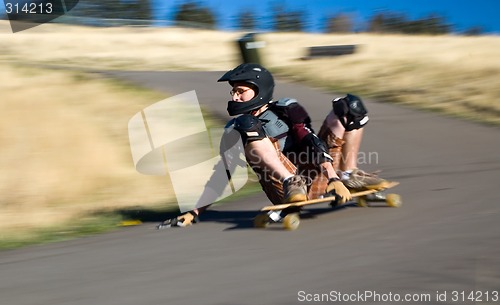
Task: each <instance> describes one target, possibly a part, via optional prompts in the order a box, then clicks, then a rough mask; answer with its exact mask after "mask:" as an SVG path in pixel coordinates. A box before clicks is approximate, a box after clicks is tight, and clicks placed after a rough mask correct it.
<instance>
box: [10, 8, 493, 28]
mask: <svg viewBox="0 0 500 305" xmlns="http://www.w3.org/2000/svg"><path fill="white" fill-rule="evenodd" d="M3 1H4V2H7V1H8V0H0V12H3V11H5V7H4V6H3V5H2V4H1V2H3ZM151 1H152V2H153V3H154V15H155V18H156V19H171V18H172V16H173V14H174V12H175V9H176V7H178V6H179V5H180V4H182V3H184V2H186V1H187V0H151ZM194 1H196V2H197V3H200V4H202V5H204V6H208V7H209V8H210V9H211V10H212V11H213V12H214V13H215V14H216V15H217V19H218V20H219V24H218V25H219V26H220V28H222V29H233V28H234V26H235V20H236V19H237V16H238V13H239V12H242V11H243V10H244V9H250V10H253V11H254V12H255V14H256V15H257V16H258V17H260V18H261V20H262V23H263V24H261V26H260V27H259V29H260V30H266V29H269V24H270V16H271V13H270V11H271V10H270V8H271V6H272V5H273V4H282V5H283V6H284V7H285V8H286V9H287V10H301V11H304V12H305V13H306V18H307V25H308V26H307V30H308V31H321V30H322V29H323V26H324V23H325V19H326V18H327V17H328V16H331V15H334V14H336V13H338V12H345V13H350V14H351V15H352V16H354V17H355V20H356V21H357V22H358V23H359V24H360V25H362V24H363V23H364V22H366V21H367V20H368V19H369V18H370V16H372V15H373V14H374V13H375V12H377V11H380V10H389V11H394V12H401V13H404V14H406V16H407V17H408V18H410V19H415V18H421V17H425V16H427V15H428V14H430V13H438V14H440V15H441V16H444V17H445V18H446V20H447V21H448V22H450V23H451V24H452V25H453V26H454V29H455V30H457V31H459V32H460V31H463V30H466V29H468V28H470V27H473V26H481V27H482V28H483V29H484V30H485V31H486V32H489V33H496V34H500V0H419V1H407V0H281V1H278V0H194ZM117 18H119V16H117Z"/></svg>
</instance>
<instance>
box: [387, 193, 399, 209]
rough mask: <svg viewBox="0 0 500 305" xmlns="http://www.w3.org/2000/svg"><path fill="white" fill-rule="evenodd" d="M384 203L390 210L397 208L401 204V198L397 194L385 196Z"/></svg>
mask: <svg viewBox="0 0 500 305" xmlns="http://www.w3.org/2000/svg"><path fill="white" fill-rule="evenodd" d="M385 202H386V203H387V205H388V206H390V207H392V208H399V207H400V206H401V205H402V204H403V201H402V200H401V196H399V195H398V194H387V196H386V198H385Z"/></svg>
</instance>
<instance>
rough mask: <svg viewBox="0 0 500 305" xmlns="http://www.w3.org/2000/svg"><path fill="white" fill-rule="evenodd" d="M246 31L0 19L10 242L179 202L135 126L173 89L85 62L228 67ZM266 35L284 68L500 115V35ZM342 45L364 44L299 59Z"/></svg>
mask: <svg viewBox="0 0 500 305" xmlns="http://www.w3.org/2000/svg"><path fill="white" fill-rule="evenodd" d="M241 35H242V33H237V32H214V31H204V30H189V29H175V28H169V29H152V28H84V27H68V26H63V25H43V26H39V27H36V28H34V29H31V30H28V31H25V32H20V33H17V34H12V33H11V32H10V29H9V28H8V24H7V23H5V22H0V50H1V52H0V71H1V72H0V92H1V93H0V147H1V150H0V232H1V233H0V244H1V243H2V242H4V244H5V242H6V241H12V240H15V239H17V240H20V239H27V238H32V237H33V232H35V231H36V232H38V231H37V230H39V229H44V230H45V229H47V228H58V227H59V226H60V225H62V224H67V223H72V222H74V221H75V220H86V221H93V220H94V218H95V215H94V214H93V212H95V211H96V210H114V209H119V208H124V207H132V206H142V207H144V206H152V207H154V206H164V205H165V203H166V202H169V201H172V194H171V189H170V188H169V186H168V185H169V184H168V181H167V179H166V178H165V177H152V176H144V175H140V174H138V173H137V172H136V171H135V170H134V168H133V164H132V160H131V157H130V149H129V146H128V145H129V144H128V138H127V128H126V126H127V122H128V120H129V119H130V117H131V116H132V115H134V114H135V113H137V112H138V111H140V110H141V109H143V108H144V107H146V106H149V105H151V104H153V103H155V102H157V101H159V100H161V99H163V98H165V96H164V94H160V93H157V92H149V91H146V90H143V89H141V88H137V87H134V86H131V85H130V84H122V83H118V82H116V81H110V80H105V79H102V78H99V77H97V76H95V75H93V74H91V73H86V72H85V71H88V70H94V69H95V70H107V69H124V70H151V71H161V70H219V71H221V70H227V69H230V68H232V67H234V66H235V65H236V64H237V62H238V61H239V53H238V50H237V49H236V44H235V42H234V41H235V40H236V39H237V38H239V37H240V36H241ZM260 38H261V39H262V40H264V41H265V42H266V47H265V49H263V50H262V55H263V59H264V61H265V62H264V64H265V65H266V66H268V67H269V68H270V69H271V70H273V71H275V72H277V73H279V74H280V75H281V76H286V77H288V78H290V79H296V80H300V81H306V82H308V83H310V84H311V85H314V86H317V87H323V88H327V89H331V90H334V91H337V92H353V93H357V94H360V95H361V96H364V97H374V98H378V99H379V100H381V101H387V102H397V103H403V104H407V105H411V106H414V107H418V108H425V109H430V110H433V111H439V112H441V113H443V114H449V115H456V116H460V117H464V118H468V119H472V120H479V121H482V122H488V123H491V124H496V125H498V124H500V102H499V100H500V86H499V85H500V84H499V81H498V75H499V74H500V73H499V72H500V38H499V37H453V36H442V37H441V36H435V37H432V36H412V37H408V36H395V35H384V36H374V35H368V34H356V35H319V34H305V33H288V34H277V33H267V34H262V35H260ZM341 44H356V45H358V52H357V53H356V54H354V55H349V56H342V57H336V58H325V59H314V60H301V59H300V58H302V57H303V56H305V55H306V53H305V50H306V48H307V47H310V46H318V45H341ZM55 67H56V68H58V69H53V68H55ZM58 230H59V229H58ZM65 230H68V227H67V225H64V227H63V229H60V231H65ZM52 232H53V231H52ZM35 238H37V237H36V236H35Z"/></svg>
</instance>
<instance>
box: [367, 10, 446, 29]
mask: <svg viewBox="0 0 500 305" xmlns="http://www.w3.org/2000/svg"><path fill="white" fill-rule="evenodd" d="M368 31H369V32H378V33H380V32H382V33H403V34H432V35H441V34H447V33H449V32H450V31H451V26H450V25H449V24H448V23H446V20H445V19H444V17H442V16H439V15H429V16H427V17H424V18H421V19H416V20H408V19H407V17H406V16H404V15H403V14H399V13H393V12H380V13H377V14H375V15H374V16H373V17H372V18H371V19H370V22H369V26H368Z"/></svg>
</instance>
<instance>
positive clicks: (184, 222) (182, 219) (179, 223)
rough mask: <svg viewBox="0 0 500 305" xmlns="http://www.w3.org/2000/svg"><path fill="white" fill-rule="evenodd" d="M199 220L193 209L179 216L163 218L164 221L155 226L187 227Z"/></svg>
mask: <svg viewBox="0 0 500 305" xmlns="http://www.w3.org/2000/svg"><path fill="white" fill-rule="evenodd" d="M199 221H200V219H199V218H198V214H196V213H195V212H193V211H189V212H187V213H185V214H182V215H180V216H177V217H174V218H171V219H167V220H165V221H164V222H162V223H160V224H159V225H157V226H156V228H157V229H166V228H170V227H187V226H190V225H192V224H195V223H197V222H199Z"/></svg>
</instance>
